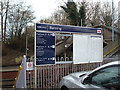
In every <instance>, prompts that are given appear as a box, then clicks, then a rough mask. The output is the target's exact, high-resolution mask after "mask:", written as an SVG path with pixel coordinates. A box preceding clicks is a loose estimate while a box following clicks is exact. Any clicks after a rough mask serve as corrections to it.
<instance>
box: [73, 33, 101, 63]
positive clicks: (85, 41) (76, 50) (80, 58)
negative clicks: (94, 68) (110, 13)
mask: <svg viewBox="0 0 120 90" xmlns="http://www.w3.org/2000/svg"><path fill="white" fill-rule="evenodd" d="M102 60H103V37H102V36H101V35H78V34H74V35H73V63H74V64H80V63H90V62H101V61H102Z"/></svg>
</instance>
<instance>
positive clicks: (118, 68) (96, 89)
mask: <svg viewBox="0 0 120 90" xmlns="http://www.w3.org/2000/svg"><path fill="white" fill-rule="evenodd" d="M59 88H61V90H71V89H72V90H73V89H74V88H75V89H78V90H120V61H114V62H110V63H107V64H104V65H102V66H100V67H98V68H96V69H94V70H92V71H86V72H76V73H72V74H69V75H67V76H64V77H63V78H62V80H61V81H60V83H59Z"/></svg>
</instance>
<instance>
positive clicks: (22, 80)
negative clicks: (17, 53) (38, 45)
mask: <svg viewBox="0 0 120 90" xmlns="http://www.w3.org/2000/svg"><path fill="white" fill-rule="evenodd" d="M116 60H119V58H116V59H115V58H105V59H104V60H103V62H96V63H85V64H73V63H72V61H62V62H60V61H59V62H57V63H56V64H55V65H47V66H37V67H35V68H34V70H28V71H26V59H25V58H24V59H23V62H22V63H23V64H22V67H23V68H22V70H21V71H20V73H19V76H18V78H17V81H16V88H41V89H42V88H51V89H52V88H58V87H59V82H60V80H61V79H62V77H63V76H66V75H68V74H70V73H74V72H80V71H90V70H92V69H94V68H96V67H99V66H100V65H103V64H106V63H108V62H111V61H116ZM27 61H30V60H27Z"/></svg>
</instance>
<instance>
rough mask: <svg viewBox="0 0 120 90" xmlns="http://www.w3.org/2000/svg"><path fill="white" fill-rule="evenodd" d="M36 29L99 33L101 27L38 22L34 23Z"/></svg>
mask: <svg viewBox="0 0 120 90" xmlns="http://www.w3.org/2000/svg"><path fill="white" fill-rule="evenodd" d="M36 30H40V31H42V30H43V31H56V32H69V33H93V34H101V30H102V29H98V28H87V27H79V26H68V25H53V24H39V23H36Z"/></svg>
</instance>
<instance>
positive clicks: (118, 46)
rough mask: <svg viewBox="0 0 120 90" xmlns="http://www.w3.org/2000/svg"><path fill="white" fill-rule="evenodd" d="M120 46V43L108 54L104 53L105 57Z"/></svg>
mask: <svg viewBox="0 0 120 90" xmlns="http://www.w3.org/2000/svg"><path fill="white" fill-rule="evenodd" d="M119 46H120V45H118V46H116V47H115V48H113V49H112V50H110V51H109V52H108V53H106V54H105V55H104V57H105V56H107V55H108V54H110V53H111V52H112V51H113V50H115V49H117V48H118V47H119Z"/></svg>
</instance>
